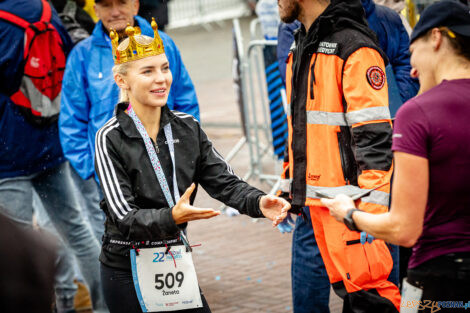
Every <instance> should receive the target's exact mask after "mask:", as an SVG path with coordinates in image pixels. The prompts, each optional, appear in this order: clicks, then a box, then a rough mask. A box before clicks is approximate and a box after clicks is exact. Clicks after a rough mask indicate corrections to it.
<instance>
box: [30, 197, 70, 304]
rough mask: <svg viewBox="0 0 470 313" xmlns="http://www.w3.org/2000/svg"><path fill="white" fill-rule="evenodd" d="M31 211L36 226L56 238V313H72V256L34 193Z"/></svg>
mask: <svg viewBox="0 0 470 313" xmlns="http://www.w3.org/2000/svg"><path fill="white" fill-rule="evenodd" d="M33 209H34V213H35V216H36V221H37V223H38V226H39V227H40V228H41V229H42V230H45V231H47V232H48V233H49V234H50V235H51V236H53V237H54V238H56V240H57V242H58V250H57V261H56V275H55V277H54V289H55V297H56V299H55V303H56V310H57V313H73V312H75V310H74V297H75V293H76V292H77V285H75V283H74V282H73V281H74V279H75V270H74V259H73V255H72V254H71V253H70V250H69V249H67V246H66V245H65V243H64V242H63V240H62V239H61V238H60V236H59V234H58V233H57V231H56V230H55V228H54V225H52V222H51V220H50V219H49V216H48V215H47V212H46V210H45V209H44V207H43V205H42V202H41V200H40V199H39V196H38V195H37V193H36V192H33Z"/></svg>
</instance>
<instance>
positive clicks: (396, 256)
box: [387, 244, 401, 288]
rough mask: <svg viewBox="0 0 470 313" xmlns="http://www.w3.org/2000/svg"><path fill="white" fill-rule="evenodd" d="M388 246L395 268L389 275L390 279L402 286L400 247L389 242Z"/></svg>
mask: <svg viewBox="0 0 470 313" xmlns="http://www.w3.org/2000/svg"><path fill="white" fill-rule="evenodd" d="M387 247H388V250H390V255H391V256H392V260H393V268H392V272H391V273H390V275H389V276H388V281H389V282H392V283H394V284H395V285H396V286H397V287H399V288H400V284H401V282H400V247H399V246H396V245H392V244H387Z"/></svg>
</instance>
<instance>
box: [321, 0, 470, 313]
mask: <svg viewBox="0 0 470 313" xmlns="http://www.w3.org/2000/svg"><path fill="white" fill-rule="evenodd" d="M410 42H411V46H410V51H411V65H412V70H411V75H412V76H414V77H418V78H419V81H420V85H421V89H420V92H419V95H418V96H417V97H415V98H413V99H411V100H409V101H408V102H407V103H405V104H404V105H403V106H402V107H401V108H400V110H399V111H398V114H397V117H396V120H395V129H394V135H393V146H392V149H393V151H394V158H395V178H394V184H393V189H392V199H393V200H392V205H391V210H390V212H388V213H385V214H380V215H375V214H369V213H365V212H361V211H358V210H356V208H355V205H354V201H353V200H352V199H351V198H349V197H347V196H344V195H340V196H337V197H336V198H335V199H323V200H322V201H323V202H324V204H325V205H326V206H328V207H329V209H330V213H331V214H332V215H333V216H334V217H335V218H336V219H337V220H338V221H341V222H345V224H346V225H348V224H349V225H354V226H356V227H357V229H360V230H362V231H365V232H367V233H369V234H371V235H372V236H374V237H376V238H380V239H383V240H386V241H388V242H391V243H394V244H398V245H402V246H407V247H413V253H412V256H411V259H410V262H409V264H408V277H407V282H406V283H404V286H405V287H406V288H404V290H403V295H402V297H403V298H404V299H403V300H416V301H422V302H421V303H422V305H421V306H419V308H420V309H423V308H424V304H425V303H426V301H425V300H431V302H430V303H431V304H432V305H433V306H434V309H431V308H427V309H426V310H428V311H430V310H434V311H436V306H437V307H439V308H440V309H441V310H442V311H444V312H445V311H446V310H447V309H448V308H451V310H452V312H460V311H462V312H463V311H464V310H465V303H467V301H468V300H469V297H468V295H469V294H468V282H469V281H470V182H469V177H470V126H469V118H470V92H469V91H470V10H469V8H468V7H467V6H465V5H463V4H460V3H459V2H456V1H441V2H437V3H435V4H433V5H431V6H429V7H428V8H427V9H426V10H425V11H424V12H423V13H422V15H421V18H420V20H419V22H418V24H417V25H416V27H415V29H414V30H413V33H412V35H411V39H410ZM403 300H402V305H404V303H405V302H403ZM410 303H412V302H410ZM408 304H409V303H408ZM412 306H413V305H412ZM415 306H416V305H415ZM467 306H468V304H467ZM456 307H457V308H456ZM417 308H418V307H415V309H417ZM426 310H425V311H424V312H427V311H426ZM407 312H408V311H407Z"/></svg>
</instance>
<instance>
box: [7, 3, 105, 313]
mask: <svg viewBox="0 0 470 313" xmlns="http://www.w3.org/2000/svg"><path fill="white" fill-rule="evenodd" d="M47 7H48V5H47V1H41V0H3V1H0V10H1V11H5V12H7V13H11V14H13V15H16V16H18V17H20V18H22V19H24V20H26V21H28V22H30V23H34V22H37V21H39V19H40V17H41V14H42V12H43V9H45V10H47ZM51 24H52V25H53V26H54V28H55V29H56V30H57V32H58V33H59V35H60V37H61V40H62V48H63V51H64V54H65V55H67V54H68V53H69V51H70V49H71V47H72V42H71V40H70V37H69V35H68V34H67V32H66V30H65V29H64V27H63V26H62V24H61V21H60V19H59V17H58V15H57V12H56V11H55V10H54V9H53V8H52V9H51ZM0 38H1V40H0V49H1V51H2V53H1V56H0V81H1V82H2V83H1V87H0V206H1V207H3V209H2V213H4V214H5V215H6V216H7V217H9V218H10V219H12V220H13V221H15V222H17V223H18V224H20V225H21V226H23V227H32V222H33V213H34V208H33V195H34V194H37V195H38V199H39V201H40V202H41V204H42V206H43V207H44V209H45V210H46V211H47V215H48V216H49V218H50V219H51V221H52V222H53V224H54V226H55V228H56V229H57V230H58V232H59V234H60V235H61V237H62V238H63V239H64V241H65V242H66V243H67V244H68V245H69V246H70V247H71V250H72V251H73V254H75V256H76V257H77V259H78V263H79V265H80V268H81V272H82V274H83V276H84V278H85V281H86V283H87V285H88V288H89V289H90V293H91V295H92V302H93V308H94V310H95V312H106V311H107V309H106V305H105V303H104V298H103V293H102V288H101V280H100V275H99V263H98V256H99V251H100V250H99V244H98V241H97V240H96V239H95V237H94V236H93V234H92V232H91V230H90V228H89V227H88V225H87V224H86V222H85V221H84V219H83V216H82V214H81V210H80V208H79V206H78V205H77V199H76V196H75V187H74V185H73V182H72V179H71V173H70V166H69V165H68V162H66V159H65V158H64V155H63V153H62V149H61V146H60V142H59V132H58V125H57V122H52V124H50V125H47V126H37V125H35V124H33V123H31V122H30V121H29V120H28V119H27V118H26V116H25V115H23V114H22V113H21V110H20V107H19V106H18V105H16V104H15V103H14V102H13V101H12V100H11V99H10V96H11V95H12V94H13V93H15V92H16V91H17V90H18V89H19V88H20V85H21V83H22V79H23V73H24V64H23V62H24V59H23V57H24V40H25V31H24V29H23V28H21V27H19V26H16V25H14V24H12V23H10V22H8V21H6V20H4V19H1V18H0ZM46 51H49V50H46ZM31 60H32V59H31ZM28 99H29V100H30V101H31V102H33V103H34V101H37V100H36V99H35V98H34V97H29V98H28ZM61 279H63V277H58V276H57V275H56V284H55V287H56V297H57V300H64V299H61V298H67V299H68V298H71V300H72V303H73V296H74V295H75V290H76V287H75V286H73V284H72V286H64V285H61V282H60V281H61ZM68 300H70V299H68ZM59 302H62V301H56V303H59ZM65 302H68V301H65ZM58 309H59V308H58ZM18 311H21V308H18Z"/></svg>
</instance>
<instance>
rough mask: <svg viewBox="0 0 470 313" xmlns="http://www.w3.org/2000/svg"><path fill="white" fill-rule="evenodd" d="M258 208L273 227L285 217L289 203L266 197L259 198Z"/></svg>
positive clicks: (274, 197) (269, 196)
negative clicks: (271, 222)
mask: <svg viewBox="0 0 470 313" xmlns="http://www.w3.org/2000/svg"><path fill="white" fill-rule="evenodd" d="M259 208H260V210H261V212H262V213H263V215H264V216H265V217H267V218H269V219H270V220H271V221H273V227H274V226H277V225H278V224H279V223H280V222H282V221H283V220H284V219H285V218H286V217H287V213H288V211H289V210H290V203H289V202H287V201H286V200H284V199H282V198H279V197H276V196H273V195H266V196H262V197H261V199H260V201H259Z"/></svg>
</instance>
